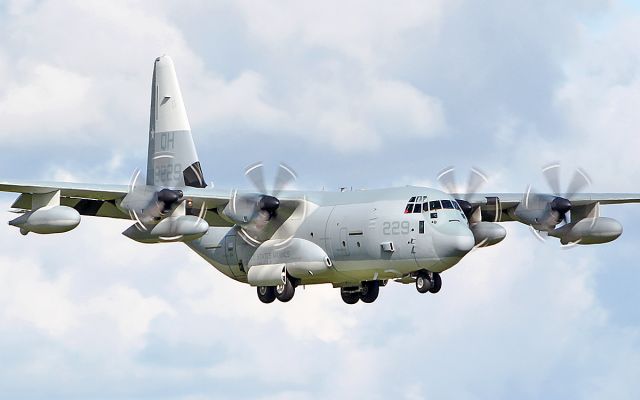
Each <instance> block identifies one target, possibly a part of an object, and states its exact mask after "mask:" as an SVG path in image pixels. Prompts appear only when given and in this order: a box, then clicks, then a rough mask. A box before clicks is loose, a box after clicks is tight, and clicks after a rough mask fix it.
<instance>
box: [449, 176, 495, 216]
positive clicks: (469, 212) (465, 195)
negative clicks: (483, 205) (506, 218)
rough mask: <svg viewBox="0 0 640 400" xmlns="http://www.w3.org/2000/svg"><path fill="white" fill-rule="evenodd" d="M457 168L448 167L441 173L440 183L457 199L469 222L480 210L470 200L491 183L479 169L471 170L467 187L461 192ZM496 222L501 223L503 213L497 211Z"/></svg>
mask: <svg viewBox="0 0 640 400" xmlns="http://www.w3.org/2000/svg"><path fill="white" fill-rule="evenodd" d="M455 171H456V168H455V167H448V168H445V169H443V170H442V171H440V173H439V174H438V178H437V180H438V182H439V183H440V185H442V187H443V188H444V189H445V190H446V191H447V193H449V194H450V195H452V196H454V197H456V201H457V202H458V204H459V205H460V208H461V209H462V211H463V212H464V214H465V216H466V217H467V220H469V221H471V218H472V216H473V214H474V213H475V212H476V210H477V209H478V206H477V205H476V206H474V205H472V204H471V202H470V200H471V199H472V197H473V195H475V194H476V193H477V192H478V191H479V190H480V188H481V187H482V186H483V185H485V184H486V183H488V182H489V180H488V179H487V176H486V175H485V174H484V173H483V172H482V171H481V170H480V169H478V168H475V167H473V168H471V171H469V177H468V178H467V186H466V189H465V190H464V191H462V192H461V191H460V186H458V184H457V181H456V173H455ZM495 214H496V215H495V218H494V220H495V222H497V221H499V219H500V216H501V213H500V212H498V210H496V213H495Z"/></svg>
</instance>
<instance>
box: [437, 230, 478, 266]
mask: <svg viewBox="0 0 640 400" xmlns="http://www.w3.org/2000/svg"><path fill="white" fill-rule="evenodd" d="M438 231H439V232H438V233H439V234H438V235H437V236H436V237H434V239H435V240H434V245H435V246H436V249H435V250H436V253H437V254H438V256H440V257H441V258H442V257H462V256H464V255H465V254H467V253H468V252H469V251H471V249H473V246H474V245H475V239H474V237H473V233H472V232H471V230H470V229H469V227H468V226H467V225H466V224H463V223H459V222H450V223H448V224H445V225H442V226H439V227H438Z"/></svg>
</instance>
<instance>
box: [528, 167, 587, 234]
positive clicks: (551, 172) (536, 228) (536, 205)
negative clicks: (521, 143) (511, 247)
mask: <svg viewBox="0 0 640 400" xmlns="http://www.w3.org/2000/svg"><path fill="white" fill-rule="evenodd" d="M560 171H561V166H560V163H553V164H550V165H548V166H546V167H544V168H542V174H543V176H544V178H545V181H546V183H547V185H548V186H549V188H550V189H551V192H552V193H551V194H548V193H537V192H535V191H534V190H533V189H532V187H531V185H529V187H528V188H527V191H526V193H525V197H524V199H523V202H522V210H521V211H517V214H518V215H522V216H524V222H525V223H528V224H529V226H530V227H531V230H532V232H533V233H534V234H535V235H536V237H537V238H538V239H541V240H544V239H545V237H546V235H544V236H543V235H542V234H541V232H544V233H548V232H549V231H552V230H554V229H556V227H557V225H558V224H563V225H564V224H568V223H569V222H570V218H569V216H570V214H571V209H572V207H573V204H572V200H573V198H575V196H576V195H577V194H579V193H581V192H583V191H584V189H586V188H587V187H588V186H590V185H591V179H590V178H589V176H588V175H587V174H586V172H584V170H582V169H580V168H577V169H576V170H575V171H574V172H573V175H572V177H571V180H570V181H569V185H568V186H567V190H566V191H564V192H563V191H562V189H561V188H562V185H561V180H560Z"/></svg>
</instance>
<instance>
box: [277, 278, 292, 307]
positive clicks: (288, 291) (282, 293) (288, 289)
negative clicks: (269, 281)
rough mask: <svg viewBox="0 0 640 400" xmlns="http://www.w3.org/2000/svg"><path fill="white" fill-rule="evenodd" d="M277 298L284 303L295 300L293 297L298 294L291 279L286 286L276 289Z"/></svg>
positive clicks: (279, 286)
mask: <svg viewBox="0 0 640 400" xmlns="http://www.w3.org/2000/svg"><path fill="white" fill-rule="evenodd" d="M275 292H276V298H277V299H278V300H280V301H281V302H283V303H286V302H288V301H289V300H291V299H293V295H294V294H296V288H295V286H293V282H291V279H287V281H286V282H285V283H284V285H278V286H276V287H275Z"/></svg>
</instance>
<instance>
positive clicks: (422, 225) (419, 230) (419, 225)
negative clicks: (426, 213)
mask: <svg viewBox="0 0 640 400" xmlns="http://www.w3.org/2000/svg"><path fill="white" fill-rule="evenodd" d="M418 233H424V221H420V222H418Z"/></svg>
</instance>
